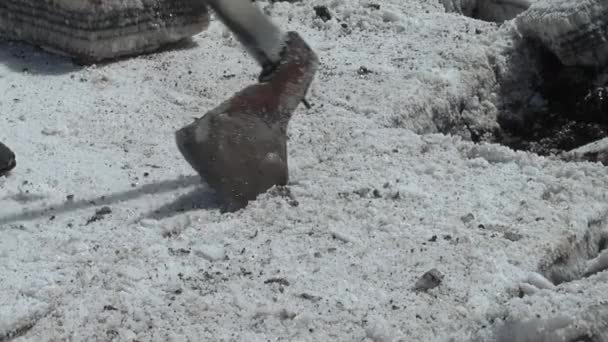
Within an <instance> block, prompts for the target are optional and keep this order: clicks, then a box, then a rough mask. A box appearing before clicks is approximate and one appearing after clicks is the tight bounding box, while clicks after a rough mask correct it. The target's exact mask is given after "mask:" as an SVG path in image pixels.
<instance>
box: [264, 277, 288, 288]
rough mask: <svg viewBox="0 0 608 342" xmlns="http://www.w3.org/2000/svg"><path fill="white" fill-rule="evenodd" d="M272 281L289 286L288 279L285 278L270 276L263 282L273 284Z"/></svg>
mask: <svg viewBox="0 0 608 342" xmlns="http://www.w3.org/2000/svg"><path fill="white" fill-rule="evenodd" d="M273 283H277V284H280V285H283V286H289V281H288V280H287V279H285V278H270V279H267V280H264V284H273Z"/></svg>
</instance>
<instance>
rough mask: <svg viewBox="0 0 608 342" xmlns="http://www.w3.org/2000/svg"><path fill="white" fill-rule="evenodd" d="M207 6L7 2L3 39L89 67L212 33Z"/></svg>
mask: <svg viewBox="0 0 608 342" xmlns="http://www.w3.org/2000/svg"><path fill="white" fill-rule="evenodd" d="M208 23H209V14H208V11H207V7H206V5H205V3H204V2H202V1H196V0H194V1H193V0H190V1H188V0H187V1H172V0H141V1H135V0H82V1H74V0H42V1H40V0H4V1H2V2H0V37H4V38H8V39H14V40H23V41H27V42H29V43H33V44H36V45H40V46H41V47H43V48H45V49H47V50H51V51H55V52H58V53H62V54H66V55H69V56H72V57H76V58H78V59H82V60H85V61H98V60H102V59H108V58H115V57H119V56H125V55H133V54H137V53H142V52H148V51H153V50H155V49H158V48H159V47H161V46H163V45H164V44H167V43H171V42H176V41H179V40H182V39H184V38H187V37H190V36H192V35H194V34H197V33H199V32H201V31H203V30H205V29H206V28H207V25H208Z"/></svg>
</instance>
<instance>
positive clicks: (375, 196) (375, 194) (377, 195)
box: [372, 189, 382, 198]
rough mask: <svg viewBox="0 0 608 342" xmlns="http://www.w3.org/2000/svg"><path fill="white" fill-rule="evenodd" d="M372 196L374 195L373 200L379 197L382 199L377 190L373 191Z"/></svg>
mask: <svg viewBox="0 0 608 342" xmlns="http://www.w3.org/2000/svg"><path fill="white" fill-rule="evenodd" d="M372 194H373V195H374V198H380V197H382V194H380V191H379V190H378V189H374V191H373V192H372Z"/></svg>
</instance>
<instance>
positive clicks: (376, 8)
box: [367, 4, 380, 10]
mask: <svg viewBox="0 0 608 342" xmlns="http://www.w3.org/2000/svg"><path fill="white" fill-rule="evenodd" d="M367 7H369V8H371V9H375V10H379V9H380V5H379V4H368V5H367Z"/></svg>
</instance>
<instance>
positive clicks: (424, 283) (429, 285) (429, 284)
mask: <svg viewBox="0 0 608 342" xmlns="http://www.w3.org/2000/svg"><path fill="white" fill-rule="evenodd" d="M443 277H444V276H443V274H442V273H441V272H439V270H437V269H436V268H433V269H432V270H430V271H428V272H426V273H425V274H424V275H422V277H421V278H420V279H418V281H417V282H416V285H414V289H415V290H416V291H427V290H430V289H434V288H436V287H437V286H439V285H440V284H441V282H442V281H443Z"/></svg>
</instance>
